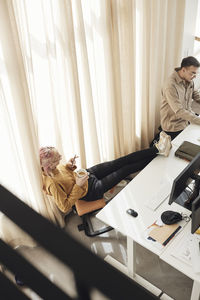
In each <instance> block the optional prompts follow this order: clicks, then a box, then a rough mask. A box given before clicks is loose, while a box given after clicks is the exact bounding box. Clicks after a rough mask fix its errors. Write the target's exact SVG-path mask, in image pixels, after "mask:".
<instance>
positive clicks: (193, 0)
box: [182, 0, 199, 57]
mask: <svg viewBox="0 0 200 300" xmlns="http://www.w3.org/2000/svg"><path fill="white" fill-rule="evenodd" d="M185 1H186V8H185V24H184V36H183V48H182V57H186V56H189V55H194V53H193V52H194V38H195V29H196V18H197V11H198V2H199V0H185Z"/></svg>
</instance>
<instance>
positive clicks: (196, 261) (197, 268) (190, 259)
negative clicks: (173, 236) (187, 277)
mask: <svg viewBox="0 0 200 300" xmlns="http://www.w3.org/2000/svg"><path fill="white" fill-rule="evenodd" d="M199 242H200V238H199V237H196V235H195V234H193V235H192V234H191V233H188V234H187V235H184V236H183V238H182V239H181V240H180V241H179V243H178V245H176V247H175V249H174V251H173V252H172V253H171V255H172V256H174V257H175V258H177V259H179V260H181V261H183V262H184V263H186V264H188V265H189V266H190V267H192V268H193V270H194V272H195V273H200V251H199Z"/></svg>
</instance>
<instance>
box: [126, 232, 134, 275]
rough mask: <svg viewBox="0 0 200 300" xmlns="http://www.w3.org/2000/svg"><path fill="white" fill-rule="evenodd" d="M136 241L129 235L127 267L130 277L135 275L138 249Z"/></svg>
mask: <svg viewBox="0 0 200 300" xmlns="http://www.w3.org/2000/svg"><path fill="white" fill-rule="evenodd" d="M135 248H136V247H135V243H134V241H133V240H132V239H131V238H129V237H128V236H127V268H128V275H129V277H132V278H133V277H135V270H136V251H135Z"/></svg>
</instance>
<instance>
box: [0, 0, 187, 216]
mask: <svg viewBox="0 0 200 300" xmlns="http://www.w3.org/2000/svg"><path fill="white" fill-rule="evenodd" d="M0 8H1V9H0V22H1V23H0V25H1V26H0V56H1V57H0V68H1V69H0V76H1V78H0V79H1V81H0V84H1V85H0V97H1V99H0V100H1V106H0V108H1V110H2V112H3V114H2V115H3V116H2V118H1V122H2V126H1V130H3V134H2V136H3V137H4V138H3V142H5V143H4V145H3V147H2V149H4V150H3V151H4V152H3V155H1V156H2V158H3V157H4V156H5V157H6V159H5V161H3V162H2V164H1V166H3V167H2V168H1V171H0V172H1V173H0V176H1V178H3V182H4V183H5V181H6V182H7V183H8V184H10V183H9V181H11V182H12V188H13V190H15V191H16V193H17V195H19V196H22V198H23V199H24V200H25V201H27V202H28V203H30V204H31V205H32V206H33V207H34V208H35V209H36V210H37V211H39V212H43V213H44V214H47V215H49V214H50V212H49V205H48V202H45V200H44V198H43V196H42V194H41V182H40V181H41V180H40V179H41V178H40V168H39V159H38V149H39V146H46V145H47V146H50V145H52V146H55V147H57V148H58V150H59V151H60V152H61V154H62V156H63V162H64V161H66V160H68V159H69V158H70V157H73V156H74V155H75V154H77V155H79V156H80V158H79V160H78V161H77V163H78V167H90V166H92V165H94V164H96V163H99V162H103V161H106V160H110V159H114V158H117V157H119V156H121V155H125V154H128V153H130V152H132V151H135V150H139V149H142V148H146V147H148V145H149V142H150V140H151V139H152V138H153V136H154V134H155V131H156V130H157V127H158V125H159V108H160V90H161V86H162V84H163V81H164V79H166V77H168V75H169V74H170V73H171V72H172V71H173V68H174V66H176V65H177V64H179V62H180V58H181V56H180V55H181V47H182V37H183V27H184V26H183V23H184V13H185V0H176V1H171V0H166V1H160V0H154V1H146V0H126V1H124V0H87V1H84V0H59V1H55V0H48V1H47V0H34V1H32V0H20V1H17V0H9V1H4V0H0ZM177 20H179V22H177ZM6 148H8V150H7V149H6ZM2 160H3V159H2ZM9 162H10V165H9Z"/></svg>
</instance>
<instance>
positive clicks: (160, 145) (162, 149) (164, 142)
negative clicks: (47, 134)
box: [155, 131, 172, 156]
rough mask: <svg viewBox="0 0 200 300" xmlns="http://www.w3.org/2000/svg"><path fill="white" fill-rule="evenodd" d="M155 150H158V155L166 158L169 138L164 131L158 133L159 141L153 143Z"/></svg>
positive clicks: (169, 144)
mask: <svg viewBox="0 0 200 300" xmlns="http://www.w3.org/2000/svg"><path fill="white" fill-rule="evenodd" d="M155 146H156V148H157V149H158V154H160V155H164V156H168V155H169V152H170V149H171V147H172V145H171V136H169V135H167V134H166V133H165V132H164V131H161V133H160V139H159V141H158V142H157V143H155Z"/></svg>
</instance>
